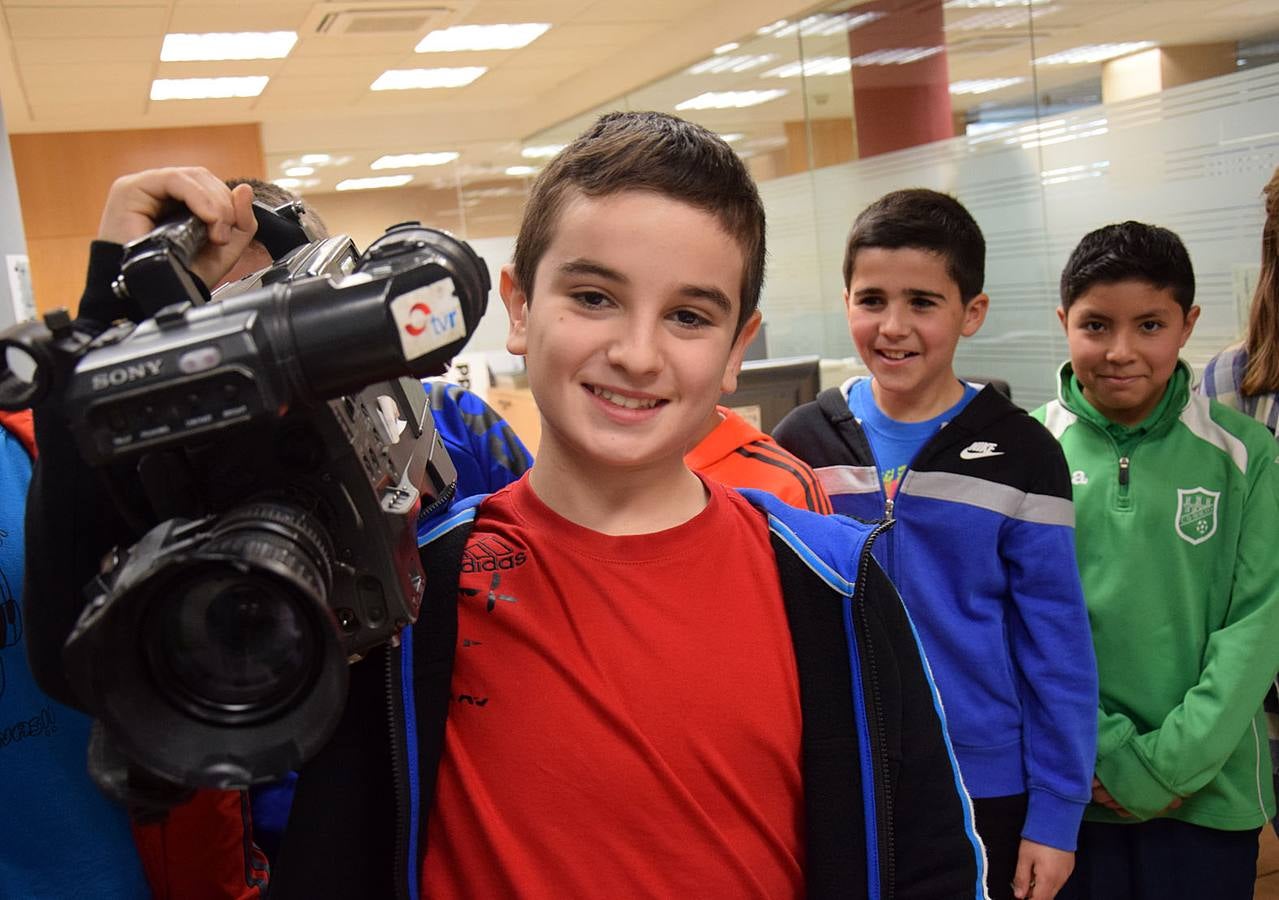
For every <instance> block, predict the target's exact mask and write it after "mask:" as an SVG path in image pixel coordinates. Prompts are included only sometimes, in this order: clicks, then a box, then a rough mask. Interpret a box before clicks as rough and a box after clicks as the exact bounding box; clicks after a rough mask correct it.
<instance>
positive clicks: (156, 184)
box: [98, 166, 258, 285]
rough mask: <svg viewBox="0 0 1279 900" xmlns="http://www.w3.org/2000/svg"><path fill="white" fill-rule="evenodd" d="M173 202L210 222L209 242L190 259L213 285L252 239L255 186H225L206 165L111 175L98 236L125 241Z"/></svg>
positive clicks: (138, 234)
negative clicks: (111, 179) (113, 179)
mask: <svg viewBox="0 0 1279 900" xmlns="http://www.w3.org/2000/svg"><path fill="white" fill-rule="evenodd" d="M175 203H181V204H183V205H185V206H186V208H187V209H189V210H191V212H192V213H193V214H194V215H195V216H197V217H198V218H199V219H200V220H201V221H202V222H204V224H205V225H206V226H207V227H208V231H209V241H208V243H207V244H206V245H205V247H204V249H203V250H202V251H200V254H199V256H198V257H196V259H195V260H193V261H192V267H191V268H192V271H193V272H194V273H195V274H196V275H197V276H199V277H200V278H201V279H202V280H203V281H204V283H205V284H206V285H213V284H216V283H217V282H218V280H219V279H220V278H221V277H222V276H223V275H224V274H225V273H226V272H227V271H229V270H230V268H231V267H232V266H233V265H235V261H236V260H237V259H239V258H240V254H242V253H243V252H244V249H245V248H246V247H247V246H248V245H249V241H251V240H253V234H254V232H256V231H257V228H258V223H257V220H256V219H254V218H253V189H252V188H251V187H249V186H248V185H247V184H242V185H239V186H237V187H236V188H235V190H234V191H233V190H231V189H230V188H228V187H227V186H226V185H225V184H223V182H222V181H221V180H220V179H219V178H218V177H217V176H216V175H214V174H213V173H212V172H210V171H209V170H208V169H202V168H199V167H197V166H189V167H182V168H169V169H148V170H146V171H145V172H136V173H134V174H132V175H124V176H122V177H120V178H117V179H116V180H115V183H114V184H112V185H111V190H110V191H109V192H108V193H107V202H106V206H105V207H103V210H102V221H101V222H100V223H99V225H98V240H102V241H112V242H114V243H117V244H127V243H128V242H129V241H132V240H134V239H135V238H140V237H142V236H143V235H144V234H146V233H148V232H149V231H151V230H152V229H154V228H155V226H156V223H157V222H158V221H159V220H160V219H162V218H163V217H164V216H165V215H167V214H168V213H169V212H170V211H171V210H172V208H173V206H174V204H175Z"/></svg>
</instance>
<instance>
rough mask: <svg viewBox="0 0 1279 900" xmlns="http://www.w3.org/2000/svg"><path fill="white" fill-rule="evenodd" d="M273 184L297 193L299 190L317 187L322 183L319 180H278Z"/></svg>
mask: <svg viewBox="0 0 1279 900" xmlns="http://www.w3.org/2000/svg"><path fill="white" fill-rule="evenodd" d="M272 183H273V184H278V185H279V186H280V187H282V188H284V189H285V190H286V191H296V190H297V189H298V188H309V187H315V186H316V185H318V184H319V183H320V179H318V178H277V179H275V181H274V182H272Z"/></svg>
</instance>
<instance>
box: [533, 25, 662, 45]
mask: <svg viewBox="0 0 1279 900" xmlns="http://www.w3.org/2000/svg"><path fill="white" fill-rule="evenodd" d="M661 28H662V23H660V22H658V23H654V22H643V23H635V24H631V25H565V26H564V27H562V28H552V29H551V30H550V31H548V32H546V34H544V35H542V37H541V38H539V39H538V40H537V42H536V43H535V44H533V45H531V46H530V48H529V49H530V50H531V49H533V47H536V48H537V49H538V50H541V51H547V50H552V49H554V50H560V49H571V48H576V47H588V48H589V47H601V46H609V47H625V46H628V45H630V44H634V43H637V42H639V41H641V40H643V39H644V38H645V37H647V36H649V35H651V34H653V33H654V32H656V31H658V30H659V29H661Z"/></svg>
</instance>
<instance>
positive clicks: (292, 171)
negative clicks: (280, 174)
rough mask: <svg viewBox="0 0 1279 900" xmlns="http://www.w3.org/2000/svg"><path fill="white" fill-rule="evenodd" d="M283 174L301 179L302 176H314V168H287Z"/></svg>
mask: <svg viewBox="0 0 1279 900" xmlns="http://www.w3.org/2000/svg"><path fill="white" fill-rule="evenodd" d="M284 174H285V175H288V176H289V177H290V178H301V177H302V176H303V175H314V174H315V167H314V166H289V167H288V168H287V169H285V170H284Z"/></svg>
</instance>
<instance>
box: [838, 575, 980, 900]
mask: <svg viewBox="0 0 1279 900" xmlns="http://www.w3.org/2000/svg"><path fill="white" fill-rule="evenodd" d="M862 597H863V602H862V603H861V608H863V609H865V610H866V611H867V615H868V622H867V628H868V630H869V633H870V638H871V640H870V641H869V642H868V646H869V647H871V648H875V647H879V648H882V649H880V650H879V651H878V652H876V651H874V650H872V651H871V652H870V653H868V654H865V655H864V657H863V659H862V666H863V669H864V670H865V671H866V672H867V673H868V674H870V675H871V677H872V678H877V679H882V680H883V681H884V682H887V681H889V680H890V679H891V681H892V682H894V684H893V688H895V689H893V690H881V691H880V694H881V696H882V697H884V698H885V708H884V709H882V710H881V711H880V714H881V716H882V719H883V721H884V724H885V725H887V726H888V727H886V728H885V729H884V731H883V733H884V734H885V735H886V739H887V744H888V746H887V755H888V765H889V770H890V778H889V784H890V798H889V802H888V803H887V804H886V806H887V810H886V816H887V817H888V821H887V822H886V824H887V825H888V827H889V828H890V829H891V832H892V835H893V853H892V862H891V866H892V868H891V871H890V872H889V873H888V875H887V877H890V878H891V884H890V885H887V886H886V887H890V888H891V892H890V895H891V896H895V897H898V898H901V900H916V898H918V900H924V898H928V900H937V898H960V897H965V898H972V897H984V896H986V894H985V864H986V861H985V852H984V850H983V848H982V845H981V842H980V841H979V840H978V838H977V834H976V829H975V828H974V826H973V815H972V803H971V801H970V800H969V798H968V792H967V791H966V790H965V788H964V784H963V781H962V780H961V778H960V775H959V769H958V766H957V765H956V762H955V756H954V753H953V752H952V750H951V746H950V740H949V738H948V737H947V736H946V726H945V714H944V712H943V710H942V705H941V700H940V698H939V697H938V695H937V689H936V686H935V685H934V684H933V679H932V674H931V672H930V670H929V668H928V663H927V660H926V658H925V656H924V651H923V648H922V647H921V646H920V644H919V639H918V637H917V635H916V633H915V629H914V625H913V624H911V621H910V618H909V616H908V614H907V612H906V607H905V606H904V605H903V604H902V602H901V599H900V598H899V597H898V595H897V590H896V588H894V587H893V585H892V582H890V581H889V580H888V576H886V575H885V574H884V572H883V570H882V569H880V567H879V565H878V564H877V563H875V562H874V561H871V562H870V565H869V567H868V569H867V571H866V574H865V576H864V588H863V594H862ZM885 651H886V652H885ZM865 656H871V657H873V658H870V659H867V658H865ZM885 686H887V685H885ZM893 698H895V700H894V699H893ZM894 702H895V703H897V704H898V705H897V708H895V709H894V708H892V707H891V706H890V705H889V704H892V703H894ZM881 865H882V861H881Z"/></svg>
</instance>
